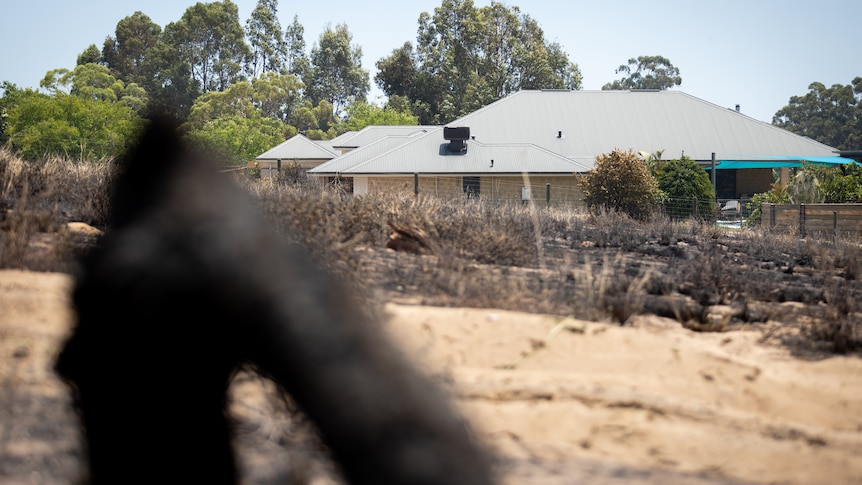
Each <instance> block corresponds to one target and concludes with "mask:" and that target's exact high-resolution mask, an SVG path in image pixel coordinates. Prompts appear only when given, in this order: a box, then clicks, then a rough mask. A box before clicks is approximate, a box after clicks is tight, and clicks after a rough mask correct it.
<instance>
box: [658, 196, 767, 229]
mask: <svg viewBox="0 0 862 485" xmlns="http://www.w3.org/2000/svg"><path fill="white" fill-rule="evenodd" d="M749 201H750V199H698V198H696V197H694V198H670V199H667V200H665V201H664V202H663V203H662V206H661V211H662V213H663V214H665V215H667V216H669V217H671V218H674V219H683V218H688V217H693V218H696V219H708V220H718V221H729V222H734V223H736V222H741V221H744V220H745V219H746V218H748V216H749V214H750V213H751V209H749V207H748V202H749Z"/></svg>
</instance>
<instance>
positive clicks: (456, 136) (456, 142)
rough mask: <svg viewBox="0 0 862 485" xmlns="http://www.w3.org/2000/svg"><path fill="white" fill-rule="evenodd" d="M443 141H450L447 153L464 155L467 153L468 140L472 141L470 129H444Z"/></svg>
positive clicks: (466, 127) (467, 127) (461, 127)
mask: <svg viewBox="0 0 862 485" xmlns="http://www.w3.org/2000/svg"><path fill="white" fill-rule="evenodd" d="M443 139H444V140H448V141H449V146H447V147H446V151H447V152H449V153H464V152H466V151H467V140H469V139H470V127H469V126H458V127H448V126H446V127H444V128H443Z"/></svg>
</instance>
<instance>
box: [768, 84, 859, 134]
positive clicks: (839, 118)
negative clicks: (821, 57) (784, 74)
mask: <svg viewBox="0 0 862 485" xmlns="http://www.w3.org/2000/svg"><path fill="white" fill-rule="evenodd" d="M772 124H773V125H775V126H778V127H780V128H784V129H786V130H789V131H792V132H794V133H796V134H798V135H802V136H807V137H808V138H811V139H813V140H817V141H819V142H820V143H824V144H826V145H829V146H831V147H835V148H837V149H839V150H857V149H859V148H862V77H856V78H854V79H853V82H852V83H851V84H848V85H846V86H844V85H841V84H833V85H832V87H830V88H827V87H826V86H824V85H823V84H822V83H819V82H813V83H811V84H810V85H809V86H808V94H806V95H804V96H792V97H791V98H790V102H789V104H788V105H787V106H785V107H783V108H781V109H780V110H778V112H776V113H775V116H773V117H772Z"/></svg>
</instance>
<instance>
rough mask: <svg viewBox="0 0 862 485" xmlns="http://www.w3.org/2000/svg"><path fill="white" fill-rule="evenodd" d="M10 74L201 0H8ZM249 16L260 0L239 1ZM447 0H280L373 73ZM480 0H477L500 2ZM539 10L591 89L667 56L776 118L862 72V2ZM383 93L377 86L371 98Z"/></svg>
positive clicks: (688, 88) (705, 83)
mask: <svg viewBox="0 0 862 485" xmlns="http://www.w3.org/2000/svg"><path fill="white" fill-rule="evenodd" d="M0 3H2V4H3V5H2V7H0V12H2V17H0V81H10V82H12V83H14V84H17V85H18V86H19V87H33V88H37V87H38V85H39V80H40V79H42V77H43V76H44V75H45V73H46V72H47V71H49V70H51V69H54V68H58V67H65V68H73V67H74V65H75V60H76V58H77V56H78V54H80V53H81V52H82V51H83V50H84V49H86V48H87V46H89V45H90V44H96V45H97V46H98V47H99V48H101V46H102V43H103V42H104V40H105V38H106V37H108V36H111V35H113V34H114V29H115V27H116V25H117V22H118V21H120V20H121V19H122V18H124V17H126V16H128V15H131V14H133V13H134V12H135V11H138V10H140V11H142V12H143V13H145V14H147V15H148V16H149V17H150V18H151V19H152V20H153V21H154V22H155V23H157V24H159V25H160V26H162V27H164V26H165V25H167V24H168V23H170V22H173V21H176V20H178V19H179V18H180V17H181V16H182V13H183V12H184V11H185V9H186V8H188V7H189V6H191V5H193V4H194V3H196V2H195V1H194V0H83V1H80V2H73V1H69V0H0ZM234 3H236V4H237V5H238V7H239V15H240V20H241V21H242V22H243V25H244V24H245V20H246V19H247V18H248V16H249V14H250V13H251V11H252V9H253V8H254V6H255V4H256V3H257V0H234ZM440 3H441V2H440V0H409V1H395V0H363V1H357V0H354V1H345V0H316V1H303V2H289V1H281V2H279V10H278V16H279V19H280V21H281V24H282V26H285V25H287V24H289V23H290V22H291V21H292V20H293V16H294V15H298V16H299V22H300V23H301V24H302V25H303V26H304V27H305V40H306V43H307V44H308V45H309V47H310V46H311V45H312V44H313V43H314V42H315V41H316V40H317V39H318V37H319V36H320V34H321V33H322V32H323V31H324V29H325V27H326V26H327V25H328V24H329V25H332V26H335V25H336V24H339V23H346V24H347V26H348V29H349V30H350V32H351V33H352V34H353V41H354V43H356V44H358V45H360V46H361V47H362V50H363V65H364V67H365V68H366V69H367V70H368V71H369V72H370V76H371V77H372V80H371V84H372V86H374V83H373V76H374V74H375V72H376V69H375V66H374V64H375V62H376V61H377V60H378V59H380V58H381V57H385V56H387V55H389V54H390V53H391V52H392V50H393V49H395V48H397V47H399V46H401V45H402V44H403V43H404V42H405V41H411V42H413V43H414V44H415V41H416V30H417V27H418V24H417V19H418V18H419V14H420V13H421V12H423V11H426V12H433V9H434V8H435V7H439V6H440ZM489 3H490V2H489V1H486V0H475V4H476V5H477V6H483V5H487V4H489ZM503 3H504V4H506V5H509V6H512V5H517V6H519V7H520V9H521V11H522V12H525V13H527V14H529V15H530V16H532V17H533V18H535V19H536V20H537V21H538V22H539V24H540V25H541V26H542V29H543V30H544V32H545V36H546V38H547V39H549V40H552V41H556V42H559V43H560V44H561V45H562V46H563V48H564V49H565V50H566V52H568V54H569V57H570V59H571V60H572V61H574V62H575V63H577V64H578V66H579V67H580V69H581V72H582V74H583V76H584V89H601V87H602V85H604V84H605V83H607V82H610V81H612V80H614V79H617V78H619V76H618V75H617V74H615V73H614V70H615V69H616V68H617V67H619V66H620V65H621V64H625V63H626V61H627V60H628V59H629V58H631V57H637V56H641V55H662V56H664V57H667V58H668V59H670V61H671V62H672V63H673V64H674V65H675V66H676V67H677V68H679V70H680V74H681V76H682V79H683V82H682V85H681V86H679V87H677V88H675V89H677V90H680V91H684V92H686V93H688V94H691V95H693V96H697V97H699V98H702V99H704V100H706V101H709V102H712V103H715V104H717V105H719V106H724V107H728V108H732V107H734V106H735V105H736V104H739V105H740V107H741V110H742V112H743V113H745V114H747V115H749V116H751V117H753V118H756V119H759V120H762V121H766V122H771V120H772V116H773V115H774V114H775V112H776V111H778V110H779V109H780V108H782V107H783V106H785V105H786V104H787V103H788V101H789V99H790V97H791V96H794V95H804V94H805V93H807V92H808V85H809V84H810V83H811V82H814V81H819V82H822V83H823V84H825V85H827V86H831V85H832V84H836V83H838V84H849V83H850V82H851V80H852V79H853V78H854V77H856V76H862V48H860V46H862V39H860V36H859V28H858V22H859V20H860V19H862V2H860V1H858V0H821V1H819V2H801V1H796V0H792V1H778V0H724V1H721V2H700V1H692V0H679V1H676V0H653V1H637V2H635V1H629V0H618V1H616V2H608V1H607V0H582V1H572V2H562V1H560V0H522V1H520V2H518V1H505V2H503ZM381 96H382V94H381V93H380V91H379V90H378V89H376V87H372V93H371V95H370V100H371V101H376V100H377V99H379V98H380V97H381Z"/></svg>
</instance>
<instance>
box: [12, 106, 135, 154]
mask: <svg viewBox="0 0 862 485" xmlns="http://www.w3.org/2000/svg"><path fill="white" fill-rule="evenodd" d="M140 127H141V119H140V118H139V117H138V116H137V115H136V114H135V112H134V111H133V110H132V109H131V108H129V107H128V106H127V105H125V104H123V103H119V102H111V101H107V100H102V99H93V98H90V97H81V96H75V95H72V94H66V93H63V92H57V93H55V94H54V95H53V96H48V95H45V94H41V93H37V92H35V91H32V90H27V91H25V92H23V94H21V95H20V97H19V99H17V100H16V102H15V104H14V106H11V107H10V108H9V110H8V128H7V131H8V136H9V142H10V143H11V146H12V148H13V150H15V151H16V152H17V154H18V156H20V157H21V158H23V159H25V160H38V159H41V158H43V157H46V156H60V157H63V158H67V159H71V160H102V159H106V158H113V157H116V156H118V155H120V154H121V153H123V152H124V151H125V150H126V148H127V146H128V145H129V143H131V142H132V141H133V140H134V138H135V137H136V136H137V134H138V132H139V130H140Z"/></svg>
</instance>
